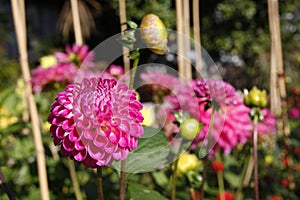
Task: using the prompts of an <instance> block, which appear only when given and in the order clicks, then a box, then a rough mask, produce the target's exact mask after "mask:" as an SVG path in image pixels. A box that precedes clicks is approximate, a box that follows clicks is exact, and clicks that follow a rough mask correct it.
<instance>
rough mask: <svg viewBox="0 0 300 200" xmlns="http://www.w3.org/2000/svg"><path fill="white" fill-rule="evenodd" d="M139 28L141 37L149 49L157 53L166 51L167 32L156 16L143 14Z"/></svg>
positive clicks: (160, 53)
mask: <svg viewBox="0 0 300 200" xmlns="http://www.w3.org/2000/svg"><path fill="white" fill-rule="evenodd" d="M140 28H141V36H142V39H143V40H144V42H145V43H146V44H147V46H148V47H149V48H150V50H151V51H153V52H154V53H156V54H159V55H163V54H165V53H166V52H167V42H168V39H167V37H168V33H167V30H166V27H165V25H164V24H163V22H162V21H161V20H160V19H159V17H158V16H156V15H154V14H148V15H146V16H144V18H143V19H142V22H141V25H140Z"/></svg>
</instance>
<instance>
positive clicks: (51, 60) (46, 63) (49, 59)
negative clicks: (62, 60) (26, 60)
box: [40, 55, 57, 68]
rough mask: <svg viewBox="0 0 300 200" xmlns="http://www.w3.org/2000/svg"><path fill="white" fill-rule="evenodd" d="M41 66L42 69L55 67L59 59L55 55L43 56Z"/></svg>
mask: <svg viewBox="0 0 300 200" xmlns="http://www.w3.org/2000/svg"><path fill="white" fill-rule="evenodd" d="M40 64H41V67H42V68H49V67H53V66H55V65H56V64H57V59H56V57H55V56H53V55H48V56H43V57H41V58H40Z"/></svg>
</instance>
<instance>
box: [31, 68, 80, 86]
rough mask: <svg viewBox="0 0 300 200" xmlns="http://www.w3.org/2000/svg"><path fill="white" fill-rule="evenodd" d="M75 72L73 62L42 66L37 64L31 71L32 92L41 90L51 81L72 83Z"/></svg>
mask: <svg viewBox="0 0 300 200" xmlns="http://www.w3.org/2000/svg"><path fill="white" fill-rule="evenodd" d="M76 73H77V67H76V66H75V65H73V64H68V65H61V64H58V65H56V66H53V67H49V68H43V67H41V66H39V67H38V68H36V69H34V70H33V71H32V78H31V84H32V88H33V91H34V92H41V91H42V90H43V88H44V87H45V86H46V85H47V84H50V83H53V82H63V83H66V84H68V83H72V82H73V81H74V78H75V76H76Z"/></svg>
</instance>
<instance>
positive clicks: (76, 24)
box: [68, 0, 83, 200]
mask: <svg viewBox="0 0 300 200" xmlns="http://www.w3.org/2000/svg"><path fill="white" fill-rule="evenodd" d="M71 9H72V18H73V28H74V33H75V42H76V44H78V45H83V37H82V30H81V24H80V15H79V8H78V0H71ZM68 165H69V173H70V177H71V181H72V185H73V189H74V193H75V198H76V200H82V199H83V197H82V194H81V191H80V186H79V183H78V178H77V174H76V168H75V164H74V160H71V159H70V158H68Z"/></svg>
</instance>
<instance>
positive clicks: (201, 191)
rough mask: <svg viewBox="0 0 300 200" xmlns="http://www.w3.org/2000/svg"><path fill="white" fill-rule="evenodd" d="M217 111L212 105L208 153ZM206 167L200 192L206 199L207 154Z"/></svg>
mask: <svg viewBox="0 0 300 200" xmlns="http://www.w3.org/2000/svg"><path fill="white" fill-rule="evenodd" d="M215 112H216V109H215V107H213V106H212V113H211V116H210V122H209V128H208V142H207V149H208V151H207V154H208V153H209V150H210V146H211V138H212V132H213V128H214V121H215ZM203 165H204V168H203V173H202V183H201V186H200V194H201V199H204V185H205V182H206V176H207V169H208V160H207V156H206V157H205V158H204V163H203Z"/></svg>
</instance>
